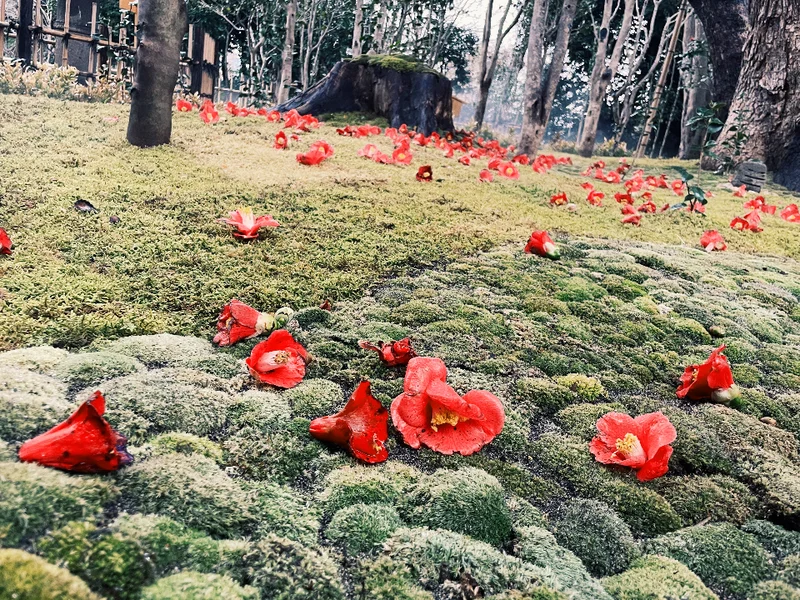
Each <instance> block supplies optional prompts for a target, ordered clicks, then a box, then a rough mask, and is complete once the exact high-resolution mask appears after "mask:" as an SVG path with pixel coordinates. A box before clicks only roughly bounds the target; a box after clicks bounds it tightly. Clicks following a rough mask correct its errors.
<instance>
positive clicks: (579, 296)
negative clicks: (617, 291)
mask: <svg viewBox="0 0 800 600" xmlns="http://www.w3.org/2000/svg"><path fill="white" fill-rule="evenodd" d="M559 287H560V288H561V291H560V292H558V293H557V294H556V298H558V299H559V300H561V301H563V302H583V301H585V300H597V299H598V298H602V297H603V296H605V295H606V291H605V290H604V289H603V288H601V287H600V286H599V285H597V284H596V283H592V282H590V281H588V280H586V279H584V278H583V277H570V278H569V279H565V280H563V281H560V282H559Z"/></svg>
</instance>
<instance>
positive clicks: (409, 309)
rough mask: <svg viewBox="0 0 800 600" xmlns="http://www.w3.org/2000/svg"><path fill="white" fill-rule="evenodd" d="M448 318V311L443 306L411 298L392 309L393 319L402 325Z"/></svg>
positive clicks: (424, 323)
mask: <svg viewBox="0 0 800 600" xmlns="http://www.w3.org/2000/svg"><path fill="white" fill-rule="evenodd" d="M446 318H447V313H446V312H445V311H444V310H443V309H442V308H441V307H439V306H437V305H435V304H429V303H427V302H423V301H421V300H411V301H410V302H406V303H405V304H401V305H400V306H398V307H397V308H395V309H394V310H393V311H392V320H393V321H395V322H397V323H400V324H401V325H409V326H420V325H426V324H428V323H433V322H435V321H443V320H445V319H446Z"/></svg>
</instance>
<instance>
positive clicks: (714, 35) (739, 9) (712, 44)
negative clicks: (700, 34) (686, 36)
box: [689, 0, 748, 119]
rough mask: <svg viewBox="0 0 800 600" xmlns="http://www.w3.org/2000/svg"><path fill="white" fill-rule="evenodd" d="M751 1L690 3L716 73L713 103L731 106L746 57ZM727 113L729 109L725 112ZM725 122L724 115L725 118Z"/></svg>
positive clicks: (702, 1) (701, 0)
mask: <svg viewBox="0 0 800 600" xmlns="http://www.w3.org/2000/svg"><path fill="white" fill-rule="evenodd" d="M747 3H748V0H689V4H691V6H692V8H693V9H694V12H695V13H696V14H697V18H698V19H700V22H701V23H702V24H703V30H704V31H705V35H706V39H707V40H708V49H709V54H710V57H711V66H712V68H713V70H714V81H713V87H712V96H713V99H714V102H722V103H723V104H725V105H726V107H727V106H730V105H731V102H732V101H733V96H734V93H735V92H736V84H737V83H738V81H739V71H740V70H741V68H742V57H743V56H744V50H743V49H744V39H745V34H746V33H747ZM726 110H727V109H726ZM722 118H723V119H724V118H725V116H724V115H722Z"/></svg>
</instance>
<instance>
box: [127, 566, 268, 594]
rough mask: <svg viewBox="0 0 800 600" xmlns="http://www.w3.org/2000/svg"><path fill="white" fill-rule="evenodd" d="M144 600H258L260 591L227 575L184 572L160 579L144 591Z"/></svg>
mask: <svg viewBox="0 0 800 600" xmlns="http://www.w3.org/2000/svg"><path fill="white" fill-rule="evenodd" d="M141 598H142V600H216V599H217V598H226V599H230V600H258V598H259V595H258V591H257V590H255V589H254V588H251V587H242V586H240V585H239V584H238V583H236V582H235V581H234V580H233V579H231V578H230V577H227V576H225V575H212V574H204V573H195V572H193V571H184V572H182V573H176V574H175V575H170V576H169V577H165V578H164V579H159V580H158V581H157V582H156V583H154V584H153V585H150V586H148V587H146V588H144V589H143V590H142V596H141Z"/></svg>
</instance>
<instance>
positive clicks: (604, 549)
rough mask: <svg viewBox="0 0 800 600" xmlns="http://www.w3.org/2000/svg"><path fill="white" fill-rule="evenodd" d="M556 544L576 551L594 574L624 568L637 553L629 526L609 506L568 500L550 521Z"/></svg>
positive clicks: (617, 570)
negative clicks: (556, 516) (554, 518)
mask: <svg viewBox="0 0 800 600" xmlns="http://www.w3.org/2000/svg"><path fill="white" fill-rule="evenodd" d="M552 531H553V534H554V535H555V538H556V540H558V543H559V544H560V545H562V546H564V547H565V548H568V549H569V550H571V551H572V552H573V553H575V555H576V556H578V558H580V559H581V561H583V564H584V565H586V568H587V569H588V570H589V572H590V573H591V574H592V575H594V576H595V577H604V576H608V575H613V574H615V573H620V572H622V571H624V570H625V569H626V568H627V567H628V565H629V564H630V563H631V561H632V560H633V559H635V558H637V557H638V556H639V548H638V546H637V545H636V542H635V541H634V539H633V535H632V534H631V530H630V528H628V526H627V525H626V524H625V522H624V521H623V520H622V519H620V518H619V516H617V514H616V513H615V512H614V511H613V510H611V509H610V508H609V507H608V505H606V504H604V503H602V502H598V501H596V500H571V501H570V502H568V503H567V504H566V505H565V506H564V507H563V510H562V512H561V513H560V514H559V517H558V519H557V520H555V521H553V523H552Z"/></svg>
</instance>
